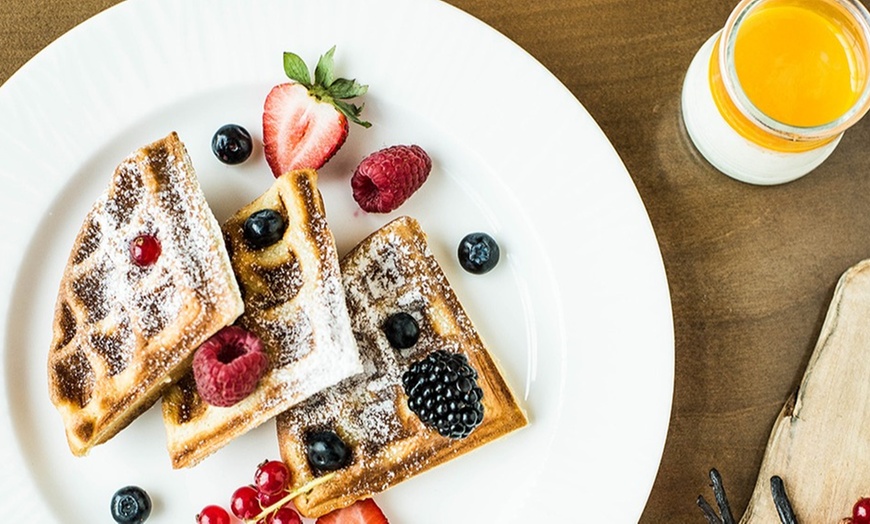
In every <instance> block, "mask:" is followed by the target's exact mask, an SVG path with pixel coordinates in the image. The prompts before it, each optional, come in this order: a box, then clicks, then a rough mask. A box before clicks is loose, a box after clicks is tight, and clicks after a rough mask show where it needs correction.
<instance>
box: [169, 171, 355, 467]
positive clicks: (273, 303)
mask: <svg viewBox="0 0 870 524" xmlns="http://www.w3.org/2000/svg"><path fill="white" fill-rule="evenodd" d="M316 183H317V173H316V171H314V170H311V169H307V170H299V171H293V172H290V173H287V174H285V175H283V176H281V177H279V178H278V179H276V181H275V182H274V184H273V185H272V187H271V188H270V189H269V190H267V191H266V192H265V193H264V194H263V195H261V196H260V197H258V198H257V199H255V200H254V201H253V202H251V203H250V204H248V205H247V206H245V207H243V208H242V209H240V210H239V211H238V212H237V213H236V214H235V215H233V216H232V217H231V218H230V219H229V220H227V221H226V223H225V224H224V225H223V231H224V236H225V238H226V242H227V247H228V249H229V251H230V258H231V261H232V265H233V269H234V271H235V273H236V278H237V279H238V281H239V284H240V286H241V289H242V295H243V297H244V301H245V312H244V314H243V315H242V316H241V317H240V318H239V319H238V321H237V324H238V325H240V326H241V327H243V328H245V329H247V330H248V331H251V332H253V333H254V334H255V335H257V336H258V337H259V338H260V340H262V342H263V345H264V350H265V351H266V353H267V355H268V356H269V360H270V364H269V368H268V369H267V371H266V373H265V374H264V376H263V377H262V378H261V379H260V382H259V384H258V386H257V388H256V389H255V390H254V392H253V393H251V395H249V396H248V397H247V398H245V399H244V400H242V401H241V402H240V403H238V404H236V405H235V406H231V407H226V408H224V407H215V406H210V405H208V404H207V403H205V402H204V401H203V400H202V399H201V398H200V397H199V394H198V393H197V392H196V385H195V382H194V380H193V377H192V372H189V373H188V374H187V375H186V376H185V377H184V378H182V379H181V380H180V381H179V382H178V383H177V384H176V385H174V386H173V387H172V388H170V389H169V391H168V392H167V394H166V395H165V396H164V400H163V418H164V424H165V426H166V431H167V447H168V450H169V454H170V457H171V459H172V465H173V467H175V468H184V467H191V466H194V465H196V464H197V463H198V462H199V461H201V460H202V459H204V458H205V457H207V456H209V455H210V454H212V453H214V452H215V451H217V450H218V449H220V448H221V447H223V446H224V445H226V444H228V443H229V442H230V441H232V440H233V439H235V438H236V437H238V436H240V435H242V434H244V433H246V432H248V431H250V430H251V429H253V428H255V427H257V426H259V425H260V424H262V423H263V422H265V421H267V420H269V419H271V418H273V417H274V416H275V415H277V414H279V413H280V412H282V411H284V410H286V409H288V408H290V407H292V406H293V405H295V404H297V403H299V402H301V401H303V400H305V399H306V398H308V397H310V396H311V395H312V394H314V393H317V392H318V391H320V390H322V389H324V388H327V387H329V386H332V385H333V384H335V383H337V382H338V381H340V380H342V379H344V378H347V377H348V376H351V375H355V374H358V373H359V372H360V371H362V368H361V367H360V362H359V352H358V350H357V347H356V343H355V341H354V339H353V333H352V332H351V329H350V318H349V316H348V312H347V307H346V303H345V297H344V288H343V287H342V285H341V272H340V268H339V261H338V255H337V252H336V248H335V240H334V238H333V236H332V232H331V231H330V229H329V227H328V224H327V222H326V214H325V210H324V206H323V200H322V198H321V196H320V193H319V191H318V189H317V184H316ZM267 208H268V209H273V210H276V211H279V212H280V214H281V215H282V216H283V218H284V220H285V223H286V224H287V229H286V230H285V232H284V235H283V238H282V239H281V240H280V241H278V242H277V243H275V244H272V245H270V246H268V247H265V248H263V249H253V248H250V247H249V246H248V245H247V244H246V242H245V239H244V236H243V225H244V222H245V220H246V219H247V217H248V216H250V215H251V214H252V213H254V212H256V211H259V210H262V209H267Z"/></svg>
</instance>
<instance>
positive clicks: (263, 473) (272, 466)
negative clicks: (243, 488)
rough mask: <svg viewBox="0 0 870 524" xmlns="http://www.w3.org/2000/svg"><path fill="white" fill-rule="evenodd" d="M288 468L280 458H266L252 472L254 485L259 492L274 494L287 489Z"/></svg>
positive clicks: (288, 480) (288, 479)
mask: <svg viewBox="0 0 870 524" xmlns="http://www.w3.org/2000/svg"><path fill="white" fill-rule="evenodd" d="M289 483H290V470H289V469H287V466H286V465H285V464H284V463H283V462H281V461H280V460H268V461H265V462H263V463H262V464H260V466H259V467H258V468H257V472H256V473H254V486H256V487H257V490H258V491H259V492H260V493H264V494H266V495H275V494H277V493H281V492H283V491H284V490H285V489H287V484H289Z"/></svg>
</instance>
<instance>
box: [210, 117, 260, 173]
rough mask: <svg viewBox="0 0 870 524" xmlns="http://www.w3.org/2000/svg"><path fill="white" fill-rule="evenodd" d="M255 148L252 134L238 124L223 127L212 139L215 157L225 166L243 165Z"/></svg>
mask: <svg viewBox="0 0 870 524" xmlns="http://www.w3.org/2000/svg"><path fill="white" fill-rule="evenodd" d="M253 147H254V146H253V141H252V140H251V134H250V133H248V130H247V129H245V128H244V127H242V126H240V125H236V124H227V125H225V126H223V127H221V128H220V129H218V130H217V132H216V133H215V134H214V136H213V137H212V139H211V150H212V152H214V156H216V157H218V160H220V161H221V162H223V163H224V164H230V165H234V164H241V163H242V162H244V161H245V160H247V159H248V157H249V156H251V151H252V150H253Z"/></svg>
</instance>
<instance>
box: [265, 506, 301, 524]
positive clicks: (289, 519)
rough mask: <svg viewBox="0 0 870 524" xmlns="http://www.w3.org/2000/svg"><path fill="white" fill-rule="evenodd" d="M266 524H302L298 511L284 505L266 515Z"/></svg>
mask: <svg viewBox="0 0 870 524" xmlns="http://www.w3.org/2000/svg"><path fill="white" fill-rule="evenodd" d="M266 524H302V518H301V517H300V516H299V513H296V512H295V511H293V510H292V509H290V508H287V507H284V508H281V509H279V510H278V511H276V512H275V513H272V514H271V515H269V516H268V517H266Z"/></svg>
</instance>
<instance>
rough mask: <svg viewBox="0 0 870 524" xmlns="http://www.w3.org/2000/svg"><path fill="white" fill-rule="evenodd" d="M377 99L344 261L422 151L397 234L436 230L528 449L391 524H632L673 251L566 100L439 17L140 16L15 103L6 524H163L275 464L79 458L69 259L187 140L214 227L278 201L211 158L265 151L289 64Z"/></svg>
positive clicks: (135, 445)
mask: <svg viewBox="0 0 870 524" xmlns="http://www.w3.org/2000/svg"><path fill="white" fill-rule="evenodd" d="M333 44H335V45H337V53H336V66H337V70H338V73H339V74H340V75H341V76H346V77H349V78H357V79H358V80H360V81H361V82H363V83H366V84H368V85H370V90H369V93H368V94H367V95H366V96H365V98H364V101H365V103H366V107H365V111H364V117H365V118H367V119H368V120H370V121H372V122H373V123H374V126H373V127H372V128H371V129H368V130H366V129H363V128H360V127H354V128H353V129H351V132H350V137H349V140H348V142H347V143H346V144H345V145H344V147H343V148H342V149H341V150H340V152H339V153H338V155H337V156H336V157H335V158H333V159H332V160H331V161H330V162H329V163H328V164H327V165H326V166H325V167H324V169H323V170H322V172H321V176H320V179H321V189H322V191H323V193H324V199H325V201H326V207H327V210H328V216H329V219H330V222H331V224H332V227H333V229H334V233H335V235H336V238H337V242H338V246H339V250H340V251H341V252H342V253H343V252H346V251H347V250H348V249H349V248H350V247H351V246H353V245H354V244H355V243H356V242H357V241H358V240H360V239H361V238H362V237H364V236H365V235H366V234H367V233H369V232H371V231H373V230H374V229H376V228H377V227H378V226H380V225H381V224H383V223H385V222H386V221H387V220H389V219H390V218H392V217H393V216H395V215H396V213H394V214H392V215H389V216H376V215H366V214H364V213H362V212H360V211H359V210H358V209H357V208H356V205H355V204H354V202H353V200H352V198H351V196H350V188H349V182H348V179H349V175H350V173H351V172H352V170H353V168H354V167H355V166H356V164H357V163H358V162H359V160H360V159H361V158H362V157H363V156H365V155H366V154H368V153H369V152H372V151H374V150H376V149H380V148H381V147H384V146H387V145H392V144H398V143H418V144H420V145H422V146H423V147H424V148H425V149H426V150H427V151H428V152H429V153H430V155H431V156H432V157H433V160H434V165H435V167H434V169H433V173H432V175H431V177H430V179H429V181H428V182H427V183H426V185H425V186H424V187H423V188H422V189H421V190H420V191H419V192H418V193H417V194H415V195H414V196H413V197H412V198H411V200H409V201H408V202H407V203H406V204H405V205H404V206H403V207H401V208H400V209H399V211H398V212H400V213H403V214H409V215H412V216H416V217H417V218H418V219H420V221H421V222H422V224H423V226H424V228H425V229H426V230H427V231H428V233H429V235H430V238H431V241H432V244H433V249H434V251H435V254H436V256H437V257H438V258H439V259H440V260H441V262H442V265H443V266H444V269H445V271H446V272H447V274H448V277H449V278H450V279H451V281H452V283H453V285H454V287H455V288H456V291H457V294H458V295H459V297H460V299H461V300H462V301H463V302H464V304H465V306H466V309H467V310H468V311H469V314H470V316H471V317H472V318H473V319H474V320H475V323H476V324H477V326H478V327H479V329H480V331H481V332H482V334H483V337H484V339H485V340H487V341H488V344H489V345H490V346H491V348H492V351H493V353H494V354H495V355H496V356H497V358H498V359H499V360H500V361H501V364H502V367H503V369H504V371H505V374H506V376H507V378H508V380H509V382H510V383H511V384H512V385H513V388H514V390H515V392H516V393H517V394H518V396H519V397H520V399H521V400H522V403H523V405H524V407H525V408H526V410H527V411H528V414H529V417H530V420H531V425H530V426H529V427H528V428H526V429H524V430H522V431H520V432H517V433H515V434H512V435H510V436H508V437H506V438H504V439H502V440H500V441H497V442H495V443H493V444H491V445H489V446H485V447H484V448H481V449H479V450H477V451H475V452H473V453H472V454H470V455H468V456H465V457H462V458H460V459H458V460H455V461H452V462H451V463H449V464H447V465H444V466H442V467H440V468H437V469H435V470H433V471H431V472H429V473H426V474H424V475H421V476H419V477H417V478H415V479H412V480H410V481H408V482H405V483H404V484H402V485H400V486H398V487H396V488H393V489H391V490H390V491H388V492H387V493H384V494H382V495H380V496H378V497H377V500H378V502H379V503H380V504H381V506H382V507H383V509H384V511H385V512H386V513H387V515H388V516H389V517H390V518H391V519H392V521H393V522H396V523H402V522H405V523H408V522H413V523H414V524H429V523H433V524H434V523H443V522H451V523H454V524H459V523H464V522H468V523H471V522H474V523H478V522H500V523H505V524H507V523H528V522H547V521H551V520H555V521H560V522H631V521H635V520H636V519H637V518H638V516H639V515H640V513H641V511H642V508H643V505H644V503H645V501H646V498H647V496H648V493H649V490H650V488H651V486H652V482H653V479H654V477H655V473H656V470H657V467H658V463H659V459H660V456H661V451H662V447H663V444H664V439H665V434H666V429H667V423H668V419H669V415H670V401H671V393H672V383H673V329H672V322H671V310H670V300H669V295H668V288H667V283H666V279H665V275H664V271H663V266H662V263H661V257H660V254H659V251H658V246H657V244H656V241H655V238H654V234H653V231H652V229H651V227H650V223H649V220H648V218H647V216H646V213H645V211H644V209H643V205H642V203H641V201H640V199H639V198H638V195H637V193H636V191H635V188H634V186H633V185H632V182H631V179H630V177H629V175H628V173H627V172H626V171H625V168H624V167H623V165H622V163H621V162H620V160H619V158H618V156H617V155H616V153H615V152H614V150H613V148H612V147H611V146H610V144H609V143H608V142H607V140H606V138H605V137H604V135H603V134H602V133H601V131H600V130H599V128H598V127H597V126H596V124H595V123H594V121H593V120H592V119H591V118H590V116H589V115H588V114H587V113H586V111H585V110H584V109H583V107H582V106H581V105H580V104H579V103H578V102H577V100H576V99H574V97H573V96H572V95H571V94H570V92H569V91H568V90H567V89H565V88H564V86H562V85H561V84H560V83H559V82H558V81H557V80H556V79H555V78H554V77H553V76H552V75H551V74H550V73H549V72H547V71H546V70H545V69H544V68H543V67H542V66H541V65H540V64H538V63H537V62H536V61H535V60H534V59H533V58H531V57H530V56H529V55H527V54H526V53H525V52H523V51H522V50H521V49H519V48H518V47H517V46H516V45H514V44H512V43H511V42H510V41H508V40H507V39H506V38H504V37H503V36H502V35H500V34H498V33H497V32H495V31H493V30H492V29H490V28H489V27H487V26H485V25H484V24H482V23H480V22H479V21H477V20H475V19H473V18H471V17H469V16H467V15H465V14H464V13H462V12H460V11H458V10H456V9H454V8H452V7H450V6H448V5H446V4H443V3H440V2H437V1H435V0H416V1H403V0H375V1H372V0H369V1H366V2H356V1H352V0H325V1H302V0H259V1H257V2H235V1H232V0H185V1H184V2H178V1H175V0H131V1H128V2H125V3H123V4H121V5H118V6H116V7H114V8H112V9H109V10H108V11H106V12H104V13H102V14H100V15H99V16H96V17H94V18H93V19H91V20H89V21H88V22H87V23H85V24H83V25H81V26H79V27H77V28H75V29H74V30H72V31H70V32H69V33H68V34H66V35H65V36H63V37H62V38H60V39H59V40H58V41H57V42H55V43H53V44H52V45H50V46H49V47H48V48H46V49H45V50H44V51H43V52H41V53H40V54H39V55H37V56H36V57H35V58H34V59H33V60H31V61H30V62H29V63H28V64H27V65H26V66H25V67H23V68H22V69H21V70H20V71H19V72H18V73H17V74H15V75H14V76H13V77H12V78H11V79H10V80H9V81H8V82H7V83H6V84H5V85H4V86H3V87H2V89H0V143H2V144H3V150H2V154H0V182H2V190H0V208H2V210H3V216H4V221H3V225H2V232H3V233H2V248H3V251H2V253H3V256H2V259H0V279H2V280H0V285H2V287H0V308H2V310H0V318H2V319H3V324H2V329H3V333H2V338H0V340H2V344H3V349H2V360H0V377H2V378H0V380H2V386H3V389H2V397H3V402H2V404H0V438H2V448H0V453H2V455H0V462H2V464H3V467H2V468H0V507H2V509H3V520H4V521H6V522H57V521H59V522H69V523H78V522H107V521H110V517H109V510H108V506H109V499H110V497H111V495H112V493H113V492H114V491H115V489H117V488H119V487H121V486H123V485H127V484H138V485H141V486H143V487H144V488H146V489H147V490H148V491H149V493H150V494H151V496H152V497H153V499H154V503H155V508H154V511H153V513H152V517H151V519H149V522H150V523H154V524H159V523H170V522H171V523H178V522H193V516H194V515H195V514H196V512H197V511H198V510H199V509H200V508H202V507H203V506H205V505H207V504H211V503H218V504H222V505H225V506H226V505H227V504H228V499H229V496H230V494H231V493H232V491H233V490H234V489H235V488H236V487H238V486H241V485H243V484H247V483H249V482H250V481H251V480H250V479H251V475H252V473H253V471H254V469H255V467H256V464H257V463H258V462H260V461H261V460H262V459H264V458H275V457H277V456H278V454H277V445H276V442H275V435H274V424H273V423H268V424H266V425H264V426H262V427H260V428H258V429H257V430H255V431H253V432H251V433H249V434H247V435H245V436H243V437H242V438H239V439H237V440H236V441H234V442H232V443H231V444H230V445H228V446H227V447H225V448H224V449H222V450H221V451H219V452H218V453H217V454H215V455H213V456H212V457H210V458H208V459H207V460H206V461H205V462H203V463H202V464H201V465H199V466H197V467H196V468H194V469H192V470H189V471H173V470H172V469H171V467H170V464H169V460H168V457H167V454H166V451H165V444H164V433H163V427H162V423H161V420H160V416H159V410H158V409H152V410H150V411H149V412H147V413H146V414H145V415H143V416H142V417H140V418H139V419H138V420H137V421H135V422H134V423H133V424H132V425H131V426H130V427H128V428H127V429H125V430H124V431H123V432H121V433H120V434H119V435H118V436H117V437H115V438H114V439H113V440H111V441H109V442H108V443H106V444H104V445H102V446H99V447H98V448H97V449H95V450H94V451H93V452H92V453H91V455H90V456H88V457H86V458H73V457H72V455H71V454H70V453H69V451H68V449H67V445H66V442H65V439H64V433H63V429H62V425H61V420H60V417H59V415H58V414H57V413H56V411H55V410H54V408H53V406H52V405H51V403H50V401H49V399H48V395H47V387H46V372H45V360H46V352H47V348H48V346H49V341H50V337H51V323H52V314H53V304H54V297H55V294H56V291H57V285H58V282H59V279H60V275H61V272H62V270H63V267H64V264H65V262H66V258H67V255H68V252H69V249H70V246H71V244H72V240H73V238H74V236H75V234H76V232H77V231H78V228H79V226H80V223H81V221H82V218H83V217H84V215H85V212H86V211H87V209H88V208H89V206H90V204H91V202H92V201H93V200H94V199H95V198H96V197H97V195H98V194H99V193H100V192H101V191H102V190H103V188H104V187H105V185H106V184H107V182H108V180H109V177H110V174H111V172H112V170H113V169H114V166H115V165H116V164H117V163H118V162H119V161H120V160H121V159H122V158H123V157H124V156H126V155H127V154H128V153H129V152H131V151H133V150H134V149H136V148H138V147H140V146H142V145H144V144H146V143H149V142H151V141H153V140H156V139H158V138H160V137H162V136H164V135H165V134H167V133H168V132H169V131H172V130H175V131H177V132H178V133H179V135H180V136H181V138H182V140H183V141H185V143H186V144H187V146H188V149H189V151H190V154H191V157H192V159H193V162H194V165H195V166H196V167H197V170H198V172H199V175H200V179H201V181H202V185H203V188H204V190H205V193H206V196H207V198H208V199H209V202H210V203H211V205H212V207H213V210H214V212H215V215H216V216H217V218H218V220H223V219H225V218H227V217H228V216H229V215H230V214H231V213H232V212H233V211H234V210H235V209H236V208H238V207H241V206H242V205H243V204H246V203H247V202H248V201H250V200H251V199H253V198H254V197H256V196H257V195H258V194H259V193H261V192H262V191H264V190H265V189H266V188H267V187H268V186H269V185H270V184H271V182H272V176H271V174H270V172H269V170H268V168H267V166H266V164H265V161H264V159H263V155H262V149H261V148H259V146H258V148H257V149H256V150H255V152H254V155H253V157H252V158H251V159H250V160H249V161H248V162H247V163H245V164H243V165H242V166H237V167H229V166H224V165H222V164H220V163H219V162H218V161H217V160H216V159H215V158H214V156H213V155H212V153H211V151H210V147H209V143H210V140H211V136H212V134H213V133H214V131H215V130H216V129H217V128H218V127H219V126H220V125H222V124H224V123H229V122H235V123H238V124H241V125H243V126H245V127H247V128H248V129H249V130H250V131H251V132H252V133H253V134H254V136H255V139H256V140H258V141H259V140H261V129H260V125H259V122H260V117H261V111H262V102H263V100H264V98H265V95H266V93H267V92H268V90H269V88H270V87H271V86H272V85H274V84H277V83H280V82H282V81H285V77H284V74H283V70H282V65H281V56H282V52H283V51H285V50H292V51H295V52H297V53H299V54H300V55H301V56H303V57H305V58H306V60H307V61H308V62H309V63H310V65H311V66H312V67H313V64H314V62H315V61H316V59H317V57H318V56H319V55H320V54H321V53H323V52H325V51H326V50H327V49H329V47H331V46H332V45H333ZM475 230H483V231H488V232H490V233H491V234H492V235H493V236H495V237H496V238H497V239H498V240H499V242H500V244H501V246H502V249H503V252H504V253H505V256H504V257H503V260H502V262H501V263H500V265H499V266H498V267H497V268H496V270H494V271H493V272H491V273H489V274H487V275H483V276H473V275H470V274H467V273H464V272H463V271H462V270H461V269H460V268H459V265H458V263H457V262H456V257H455V249H456V245H457V243H458V241H459V239H460V238H461V237H462V236H463V235H464V234H465V233H467V232H471V231H475Z"/></svg>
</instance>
